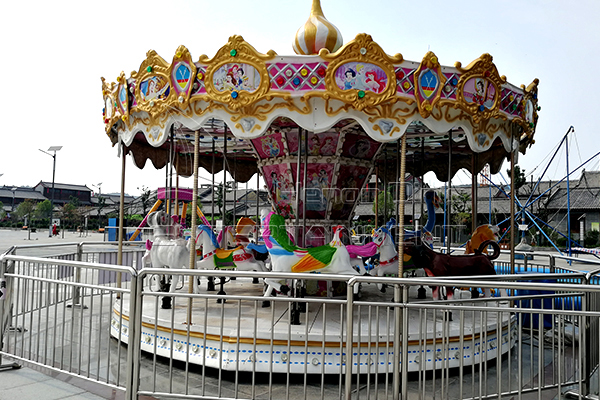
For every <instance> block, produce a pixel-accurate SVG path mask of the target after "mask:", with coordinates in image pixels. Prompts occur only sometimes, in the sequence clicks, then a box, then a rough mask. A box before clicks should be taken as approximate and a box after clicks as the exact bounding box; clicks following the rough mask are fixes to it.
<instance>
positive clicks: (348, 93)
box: [319, 33, 403, 113]
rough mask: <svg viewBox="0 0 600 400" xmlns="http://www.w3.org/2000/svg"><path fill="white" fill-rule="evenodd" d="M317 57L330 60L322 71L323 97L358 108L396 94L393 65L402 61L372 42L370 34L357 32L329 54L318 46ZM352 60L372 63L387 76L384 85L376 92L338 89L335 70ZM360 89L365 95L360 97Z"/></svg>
mask: <svg viewBox="0 0 600 400" xmlns="http://www.w3.org/2000/svg"><path fill="white" fill-rule="evenodd" d="M319 56H320V57H321V58H322V59H323V60H325V61H329V65H328V66H327V71H326V73H325V88H326V90H327V93H326V95H325V96H328V97H330V98H332V99H335V100H340V101H343V102H344V103H347V104H349V105H351V106H352V107H353V108H355V109H356V110H358V111H362V110H363V109H365V108H367V107H374V106H376V105H378V104H381V103H385V102H386V101H388V100H390V99H392V98H393V97H395V96H396V74H395V69H394V65H393V64H399V63H401V62H402V60H403V57H402V54H396V55H394V56H389V55H388V54H386V53H385V51H384V50H383V49H382V48H381V47H380V46H379V45H378V44H377V43H376V42H374V41H373V38H372V37H371V35H367V34H365V33H359V34H358V35H356V38H355V39H354V40H352V41H350V42H348V43H346V44H345V45H344V46H343V47H342V48H341V49H340V50H338V51H337V52H335V53H333V54H330V53H329V51H328V50H327V49H321V51H320V52H319ZM351 62H360V63H365V64H373V65H376V66H377V67H379V68H381V69H382V70H383V72H384V73H385V74H386V76H387V86H386V88H385V89H384V90H383V92H381V93H375V92H371V91H368V90H365V91H361V90H358V89H349V90H344V89H340V88H339V87H338V85H337V83H336V81H335V73H336V71H337V69H338V68H339V67H340V66H342V65H343V64H346V63H351ZM359 92H362V94H364V97H362V98H360V97H359ZM325 96H324V97H325ZM339 111H340V110H338V111H337V112H339ZM328 112H329V111H328ZM337 112H335V113H337Z"/></svg>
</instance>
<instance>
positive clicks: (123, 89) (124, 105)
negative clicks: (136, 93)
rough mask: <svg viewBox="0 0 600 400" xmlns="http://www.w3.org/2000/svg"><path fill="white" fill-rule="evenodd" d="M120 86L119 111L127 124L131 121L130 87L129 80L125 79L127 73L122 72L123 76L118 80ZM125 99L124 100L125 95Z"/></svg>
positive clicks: (118, 89)
mask: <svg viewBox="0 0 600 400" xmlns="http://www.w3.org/2000/svg"><path fill="white" fill-rule="evenodd" d="M117 82H118V86H117V93H116V95H117V103H118V105H119V110H120V111H121V119H122V120H123V122H124V123H125V124H127V122H128V119H129V100H130V97H129V86H128V85H127V78H126V77H125V73H124V72H123V71H121V75H119V77H118V78H117ZM122 93H123V94H124V96H125V99H124V100H123V95H122Z"/></svg>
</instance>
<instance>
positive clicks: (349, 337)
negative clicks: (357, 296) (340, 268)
mask: <svg viewBox="0 0 600 400" xmlns="http://www.w3.org/2000/svg"><path fill="white" fill-rule="evenodd" d="M355 284H357V283H356V282H355V281H354V279H350V280H349V281H348V283H347V285H346V362H345V363H344V364H345V366H346V371H345V372H346V376H345V378H346V383H345V387H344V398H345V399H346V400H350V399H351V398H352V352H353V349H352V344H353V343H352V342H353V341H354V333H353V330H352V329H353V326H352V325H353V323H354V320H353V315H354V285H355ZM357 368H358V367H357ZM357 372H358V371H357Z"/></svg>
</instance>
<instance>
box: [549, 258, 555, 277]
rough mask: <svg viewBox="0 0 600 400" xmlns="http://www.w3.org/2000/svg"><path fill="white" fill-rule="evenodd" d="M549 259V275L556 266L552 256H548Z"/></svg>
mask: <svg viewBox="0 0 600 400" xmlns="http://www.w3.org/2000/svg"><path fill="white" fill-rule="evenodd" d="M549 257H550V263H549V264H550V273H551V274H553V273H554V272H555V266H556V259H555V258H554V256H553V255H552V254H550V255H549Z"/></svg>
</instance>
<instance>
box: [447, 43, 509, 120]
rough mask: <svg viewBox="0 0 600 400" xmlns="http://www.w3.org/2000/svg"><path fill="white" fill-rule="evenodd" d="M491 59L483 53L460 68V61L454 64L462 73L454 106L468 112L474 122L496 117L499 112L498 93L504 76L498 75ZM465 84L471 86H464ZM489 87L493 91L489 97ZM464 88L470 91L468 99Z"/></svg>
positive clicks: (504, 80)
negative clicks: (470, 86)
mask: <svg viewBox="0 0 600 400" xmlns="http://www.w3.org/2000/svg"><path fill="white" fill-rule="evenodd" d="M492 60H493V58H492V56H491V55H490V54H487V53H485V54H482V55H481V57H479V58H478V59H477V60H474V61H472V62H471V63H470V64H469V65H468V66H467V67H466V68H462V64H461V63H460V62H457V63H456V64H455V67H456V69H457V70H458V72H460V73H461V74H462V75H461V77H460V80H459V81H458V84H457V86H456V97H457V101H456V103H455V108H459V109H461V110H464V111H466V112H468V113H469V114H470V115H471V118H472V119H473V121H474V122H475V124H479V122H480V121H484V120H489V119H491V118H497V117H498V114H499V103H500V95H501V90H502V85H503V84H505V83H506V77H505V76H500V74H499V73H498V69H497V68H496V66H495V65H494V63H493V62H492ZM486 83H487V85H486ZM467 84H470V85H472V86H473V87H472V88H465V86H466V85H467ZM490 89H492V90H493V91H494V93H493V95H492V98H490ZM465 90H470V91H471V92H469V95H470V96H471V99H470V100H467V99H466V98H465Z"/></svg>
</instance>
